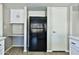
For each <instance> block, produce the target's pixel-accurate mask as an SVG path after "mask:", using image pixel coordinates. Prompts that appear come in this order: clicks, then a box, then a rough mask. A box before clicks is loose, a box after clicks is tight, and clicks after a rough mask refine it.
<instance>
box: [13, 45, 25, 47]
mask: <svg viewBox="0 0 79 59" xmlns="http://www.w3.org/2000/svg"><path fill="white" fill-rule="evenodd" d="M12 47H24V45H12Z"/></svg>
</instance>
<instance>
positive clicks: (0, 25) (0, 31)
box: [0, 4, 3, 36]
mask: <svg viewBox="0 0 79 59" xmlns="http://www.w3.org/2000/svg"><path fill="white" fill-rule="evenodd" d="M0 36H3V8H2V4H0Z"/></svg>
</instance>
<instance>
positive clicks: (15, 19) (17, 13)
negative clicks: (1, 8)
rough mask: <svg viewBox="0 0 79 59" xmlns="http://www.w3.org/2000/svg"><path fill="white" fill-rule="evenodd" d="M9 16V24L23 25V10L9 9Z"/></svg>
mask: <svg viewBox="0 0 79 59" xmlns="http://www.w3.org/2000/svg"><path fill="white" fill-rule="evenodd" d="M10 14H11V16H10V23H24V9H11V10H10Z"/></svg>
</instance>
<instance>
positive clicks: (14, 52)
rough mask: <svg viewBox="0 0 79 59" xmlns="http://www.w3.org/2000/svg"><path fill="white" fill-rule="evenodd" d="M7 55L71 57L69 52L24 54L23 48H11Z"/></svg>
mask: <svg viewBox="0 0 79 59" xmlns="http://www.w3.org/2000/svg"><path fill="white" fill-rule="evenodd" d="M5 55H69V53H67V52H27V53H25V52H23V48H11V49H10V50H9V51H8V52H7V53H5Z"/></svg>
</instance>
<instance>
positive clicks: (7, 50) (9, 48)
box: [4, 46, 12, 53]
mask: <svg viewBox="0 0 79 59" xmlns="http://www.w3.org/2000/svg"><path fill="white" fill-rule="evenodd" d="M11 48H12V46H10V47H9V48H8V49H7V50H6V51H5V52H4V53H6V52H8V51H9V50H10V49H11Z"/></svg>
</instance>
